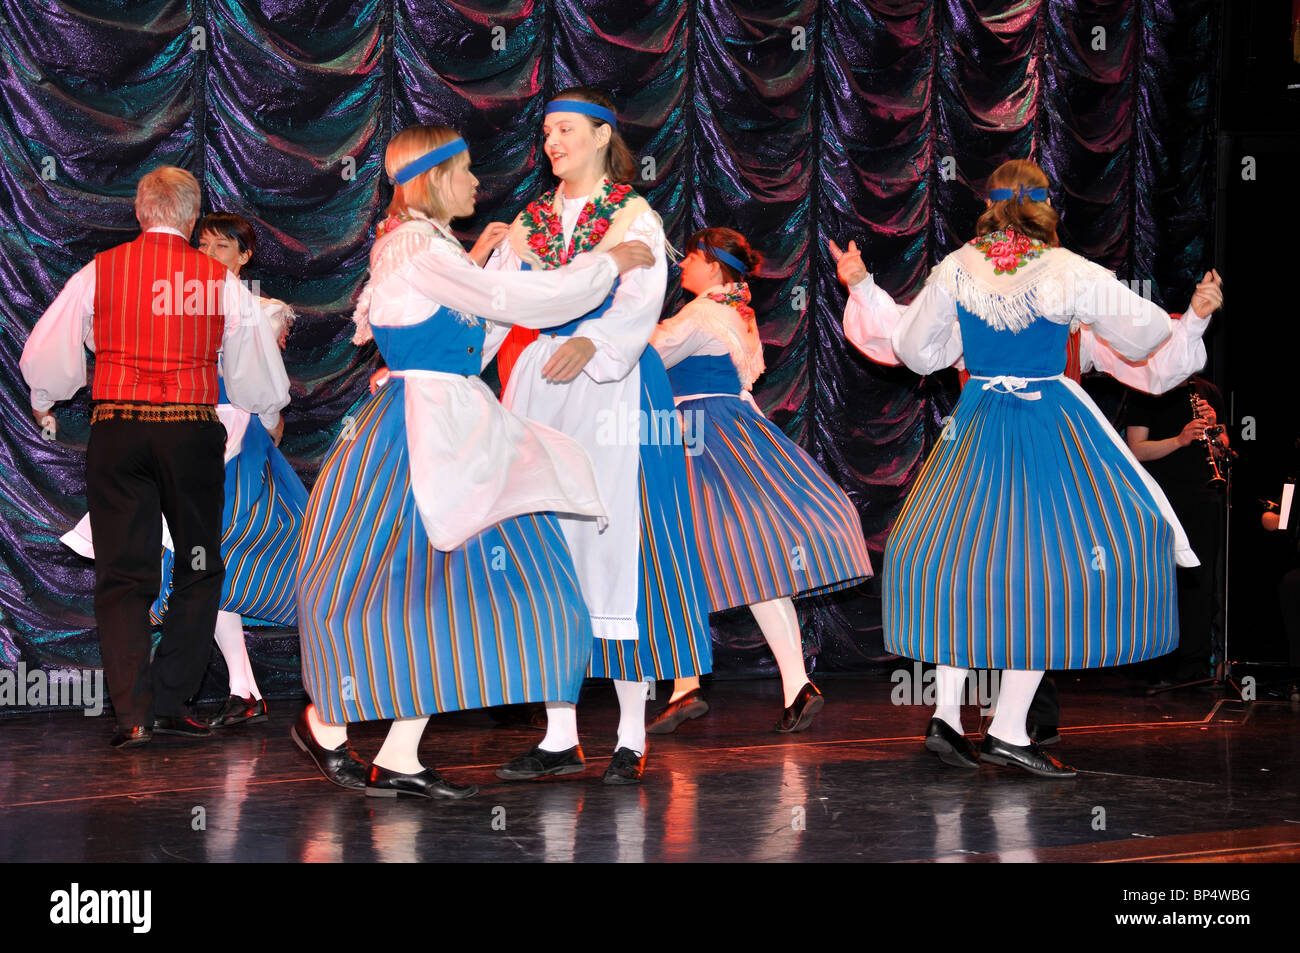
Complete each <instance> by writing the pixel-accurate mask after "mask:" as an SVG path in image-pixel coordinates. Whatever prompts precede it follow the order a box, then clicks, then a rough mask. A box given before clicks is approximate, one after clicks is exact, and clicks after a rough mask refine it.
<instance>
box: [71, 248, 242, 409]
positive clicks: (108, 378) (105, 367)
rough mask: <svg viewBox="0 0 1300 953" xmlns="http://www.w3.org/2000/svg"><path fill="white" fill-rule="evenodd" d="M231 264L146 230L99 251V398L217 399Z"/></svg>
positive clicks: (161, 401) (145, 400)
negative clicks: (224, 288) (225, 293)
mask: <svg viewBox="0 0 1300 953" xmlns="http://www.w3.org/2000/svg"><path fill="white" fill-rule="evenodd" d="M225 280H226V266H225V265H223V264H221V263H220V262H218V261H214V260H213V259H211V258H209V257H208V256H207V255H205V254H203V253H202V252H198V251H195V250H194V249H193V248H191V247H190V246H189V244H188V243H187V242H186V241H185V239H183V238H181V237H180V236H178V235H171V234H168V233H166V232H145V233H144V234H142V235H141V236H140V237H139V238H137V239H136V240H135V241H133V242H127V243H126V244H125V245H118V246H117V247H116V248H110V249H109V250H108V251H106V252H101V253H100V254H98V255H96V256H95V319H94V325H93V328H94V337H95V382H94V387H93V389H92V391H91V394H92V396H93V397H94V399H95V400H120V401H140V402H143V403H149V404H216V402H217V351H218V349H219V348H220V347H221V337H222V332H223V331H224V329H225V319H224V318H223V316H222V306H221V305H222V286H223V284H224V282H225Z"/></svg>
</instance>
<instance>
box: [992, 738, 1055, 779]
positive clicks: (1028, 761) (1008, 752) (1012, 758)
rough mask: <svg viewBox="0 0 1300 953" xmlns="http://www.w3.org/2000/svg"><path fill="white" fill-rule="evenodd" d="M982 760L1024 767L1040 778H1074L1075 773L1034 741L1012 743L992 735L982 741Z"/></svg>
mask: <svg viewBox="0 0 1300 953" xmlns="http://www.w3.org/2000/svg"><path fill="white" fill-rule="evenodd" d="M980 760H981V761H987V762H989V764H1004V765H1007V766H1008V767H1016V768H1024V769H1025V770H1026V771H1028V772H1029V773H1030V774H1036V775H1038V776H1039V777H1040V778H1072V777H1074V775H1075V771H1074V768H1071V767H1069V766H1067V765H1064V764H1061V762H1059V761H1057V760H1056V759H1055V758H1053V757H1052V756H1051V755H1050V754H1043V752H1042V751H1041V750H1039V747H1038V745H1036V744H1034V743H1033V742H1032V741H1031V742H1029V744H1027V745H1012V744H1007V743H1006V742H1005V741H1002V740H1001V739H999V738H994V737H993V736H992V735H985V736H984V740H983V741H982V742H980Z"/></svg>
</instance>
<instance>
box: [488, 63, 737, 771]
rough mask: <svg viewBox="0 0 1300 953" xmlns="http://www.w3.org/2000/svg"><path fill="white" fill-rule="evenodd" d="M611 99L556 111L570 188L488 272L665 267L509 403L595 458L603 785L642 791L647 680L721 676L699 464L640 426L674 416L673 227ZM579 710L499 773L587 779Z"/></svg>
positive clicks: (554, 342)
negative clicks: (669, 303)
mask: <svg viewBox="0 0 1300 953" xmlns="http://www.w3.org/2000/svg"><path fill="white" fill-rule="evenodd" d="M617 124H618V117H617V116H616V115H615V113H614V110H613V107H612V105H611V103H610V101H609V99H608V97H606V96H605V95H604V94H603V93H601V92H599V91H597V90H592V89H587V88H585V87H582V88H575V89H569V90H566V91H564V92H562V93H560V94H559V95H558V96H557V97H556V98H555V99H554V100H552V101H551V102H550V103H549V104H548V106H547V108H546V117H545V123H544V127H543V133H544V135H545V150H546V155H547V157H548V158H549V159H550V161H551V171H552V172H553V173H554V174H555V176H556V177H557V178H558V179H559V180H560V183H559V185H558V186H557V187H556V188H555V189H554V190H552V191H549V192H547V193H545V194H544V195H542V196H541V197H540V198H538V199H537V200H536V201H534V202H532V203H530V204H529V206H528V207H527V208H526V209H525V210H524V211H523V212H522V213H521V214H520V215H519V217H518V218H517V219H516V220H515V222H514V224H513V225H512V226H511V228H510V235H509V241H507V242H506V243H504V244H503V245H502V246H501V247H500V248H499V249H498V250H497V252H496V253H495V254H494V255H493V258H492V260H491V261H490V262H489V264H488V267H489V268H497V269H500V270H502V271H513V270H518V269H521V268H528V269H533V270H538V269H541V270H548V269H553V268H556V267H560V266H561V265H563V264H564V263H565V262H567V261H569V260H570V259H571V258H572V257H573V256H574V255H576V254H579V253H580V252H583V251H587V250H590V249H596V250H600V249H602V248H606V247H609V246H610V245H611V244H613V243H615V242H618V241H621V240H624V239H638V240H641V241H644V242H646V243H647V244H648V245H650V247H651V249H652V250H653V252H654V256H655V263H654V265H653V267H651V268H648V269H645V270H643V271H636V272H633V273H631V274H629V275H625V276H623V277H622V278H621V279H620V281H619V283H618V286H617V290H616V291H615V292H614V293H613V294H612V295H611V296H610V298H609V299H608V300H607V301H606V303H605V304H604V305H603V306H602V307H601V308H599V309H596V310H594V311H590V312H589V311H586V310H583V311H573V312H571V313H570V315H569V317H570V318H571V319H572V320H571V321H570V322H569V323H568V324H565V325H563V326H562V327H558V328H556V329H554V330H553V331H551V332H549V333H546V334H543V335H541V336H540V337H538V338H537V339H536V340H533V341H532V342H531V343H527V344H526V345H525V346H524V348H523V350H522V353H520V354H519V357H518V360H517V363H516V364H515V365H514V367H513V369H512V370H510V371H509V372H508V373H507V374H505V376H506V378H507V384H506V390H505V396H504V398H503V401H504V403H505V404H506V406H507V407H509V408H510V409H512V410H514V411H516V412H517V413H520V414H523V415H524V416H526V417H528V418H530V419H532V420H536V421H539V422H541V423H544V424H547V425H549V426H552V427H555V428H556V429H558V430H560V431H562V432H564V433H566V434H568V435H569V436H571V437H573V438H574V439H575V440H577V441H578V442H579V443H581V444H582V446H583V447H584V448H585V449H586V450H587V452H588V453H589V454H590V455H591V458H592V462H593V464H594V465H595V469H596V477H597V479H598V480H599V482H600V487H601V496H602V498H603V499H604V500H605V503H606V506H607V507H608V509H609V519H610V525H609V528H608V529H607V530H605V531H604V532H599V531H598V530H597V528H596V527H595V526H594V525H593V524H592V523H591V521H589V520H587V521H582V520H575V519H569V518H565V519H562V520H561V524H562V525H563V527H564V533H565V538H566V539H567V540H568V542H569V547H570V549H571V551H572V552H573V559H574V563H575V565H576V566H577V570H578V575H579V578H580V579H581V580H582V591H583V595H584V596H585V598H586V600H587V605H588V608H589V609H590V611H591V620H592V626H593V629H594V632H595V636H596V642H595V647H594V651H593V653H592V661H591V670H590V674H591V675H592V676H593V677H597V678H601V677H607V678H611V679H613V681H614V689H615V692H616V694H617V696H618V702H619V726H618V737H617V740H616V742H615V746H614V748H615V750H614V755H613V758H612V759H611V761H610V763H609V765H608V767H607V769H606V771H605V774H604V777H603V780H604V782H605V783H607V784H633V783H637V782H639V781H640V780H641V778H642V776H643V773H644V770H645V752H646V736H645V703H646V694H647V685H646V680H647V679H659V678H676V677H679V676H692V675H700V674H704V673H707V672H708V671H709V670H710V668H711V667H712V646H711V643H710V639H709V628H708V623H707V621H706V606H707V602H708V594H707V591H706V589H705V586H704V577H703V569H702V567H701V566H700V560H699V554H698V552H697V550H696V547H695V543H694V539H693V536H694V531H693V530H692V528H691V509H690V493H689V489H688V483H687V480H686V462H685V453H684V450H683V448H682V446H681V444H680V441H679V440H678V441H676V442H674V441H673V440H672V439H670V440H668V441H667V445H665V441H663V440H661V439H659V436H660V435H659V430H658V428H657V427H655V426H651V427H649V428H648V432H646V433H645V434H644V437H643V434H642V433H641V431H640V428H639V427H638V421H648V422H657V421H660V420H663V419H665V417H667V418H670V419H671V418H673V417H675V415H674V414H673V400H672V390H671V387H670V385H669V383H668V376H667V374H666V372H665V371H664V367H663V362H662V361H661V360H660V359H659V356H658V354H657V353H656V352H655V350H654V349H653V348H650V347H647V343H648V341H649V340H650V334H651V332H653V330H654V327H655V325H656V323H657V322H658V320H659V315H660V310H661V309H662V307H663V298H664V290H665V284H666V281H667V261H666V259H665V257H664V236H663V226H662V224H661V223H660V221H659V216H658V215H656V214H655V213H654V211H653V210H652V209H651V208H650V206H649V205H648V203H647V202H646V201H645V199H643V198H641V197H640V196H639V195H637V194H636V193H635V192H634V191H633V190H632V188H631V186H630V185H628V184H627V183H628V181H629V179H630V178H631V176H632V173H633V166H632V161H631V155H630V153H629V152H628V149H627V146H626V144H625V143H624V142H623V139H622V137H621V136H620V135H619V134H618V130H617ZM584 767H585V761H584V759H583V756H582V750H581V747H580V745H579V739H578V728H577V714H576V711H575V709H574V707H573V706H572V705H568V704H564V703H556V704H550V705H548V706H547V732H546V737H545V738H543V739H542V741H541V743H540V744H539V745H537V746H536V747H534V748H533V749H532V750H530V751H528V752H526V753H525V754H524V755H522V756H521V757H519V758H517V759H516V760H515V761H512V762H511V763H510V764H507V765H504V766H502V767H501V768H500V769H498V772H497V773H498V776H500V777H501V778H503V779H506V780H527V779H532V778H538V777H543V776H546V775H559V774H571V773H575V772H578V771H581V770H583V769H584Z"/></svg>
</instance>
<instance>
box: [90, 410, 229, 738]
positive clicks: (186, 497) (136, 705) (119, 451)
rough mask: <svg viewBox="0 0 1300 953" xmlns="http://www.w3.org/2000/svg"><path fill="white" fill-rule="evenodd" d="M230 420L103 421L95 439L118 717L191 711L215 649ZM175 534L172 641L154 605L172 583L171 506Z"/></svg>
mask: <svg viewBox="0 0 1300 953" xmlns="http://www.w3.org/2000/svg"><path fill="white" fill-rule="evenodd" d="M224 447H225V429H224V428H223V427H222V426H221V424H220V423H219V422H217V421H178V422H167V423H147V422H144V421H139V420H119V419H114V420H99V421H96V422H95V423H94V424H92V425H91V428H90V440H89V442H88V444H87V446H86V496H87V501H88V502H89V504H90V529H91V534H92V535H93V537H94V540H95V621H96V623H97V624H98V626H99V644H100V649H101V651H102V653H103V658H104V676H105V678H106V680H107V682H108V691H109V695H110V697H111V698H112V701H113V710H114V712H115V713H116V715H117V723H118V725H121V726H131V725H150V724H152V723H153V720H154V718H155V717H158V716H174V715H184V714H186V713H187V702H188V700H189V699H190V697H191V696H193V695H194V694H195V693H196V692H197V691H198V690H199V685H200V684H201V683H202V681H203V673H204V671H205V669H206V668H207V662H208V657H209V656H210V654H211V651H212V633H213V630H214V628H215V627H216V624H217V609H218V608H219V607H220V604H221V585H222V582H223V581H224V579H225V573H226V569H225V564H224V563H223V562H222V560H221V510H222V507H223V505H224V496H225V468H224V466H223V464H222V457H223V456H224ZM164 515H165V516H166V517H167V525H168V528H169V529H170V531H171V536H172V541H173V543H174V544H175V547H176V548H175V552H176V560H175V568H174V569H173V583H172V594H171V598H170V600H169V602H168V607H167V617H166V620H165V621H164V623H163V628H162V641H161V642H159V644H158V648H157V651H156V652H153V654H152V659H151V657H150V654H151V649H152V643H153V639H152V635H151V626H150V624H149V607H150V606H151V605H152V604H153V601H154V599H156V598H157V597H158V591H159V587H160V584H161V570H162V567H161V552H162V550H161V542H162V517H163V516H164Z"/></svg>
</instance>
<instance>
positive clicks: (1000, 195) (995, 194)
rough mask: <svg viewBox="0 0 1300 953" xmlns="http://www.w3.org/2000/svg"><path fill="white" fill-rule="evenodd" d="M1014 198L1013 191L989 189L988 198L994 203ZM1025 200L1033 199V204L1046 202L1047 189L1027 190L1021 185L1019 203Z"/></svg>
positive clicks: (1014, 191) (1040, 187) (1014, 193)
mask: <svg viewBox="0 0 1300 953" xmlns="http://www.w3.org/2000/svg"><path fill="white" fill-rule="evenodd" d="M1015 197H1016V190H1015V189H989V198H991V199H992V200H993V201H995V202H1005V201H1006V200H1007V199H1013V198H1015ZM1026 198H1030V199H1033V200H1034V201H1035V202H1046V201H1047V189H1045V188H1043V187H1042V186H1039V187H1038V188H1035V189H1027V188H1025V187H1024V185H1021V186H1020V201H1021V202H1023V201H1024V200H1025V199H1026Z"/></svg>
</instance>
